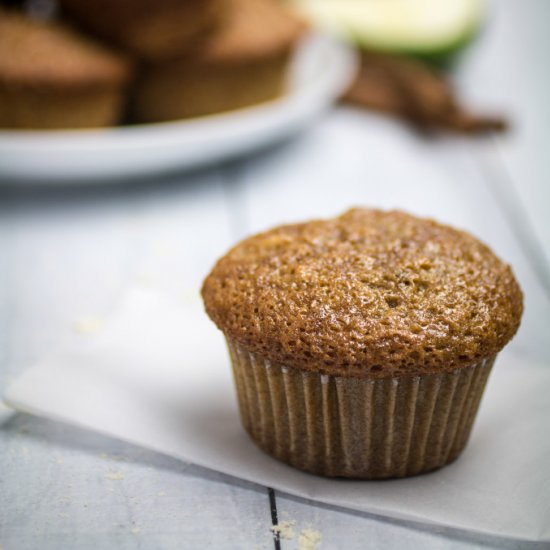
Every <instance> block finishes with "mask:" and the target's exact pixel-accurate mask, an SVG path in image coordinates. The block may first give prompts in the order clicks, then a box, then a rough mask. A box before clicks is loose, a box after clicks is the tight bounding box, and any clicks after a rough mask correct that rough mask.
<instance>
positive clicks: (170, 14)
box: [59, 0, 227, 61]
mask: <svg viewBox="0 0 550 550" xmlns="http://www.w3.org/2000/svg"><path fill="white" fill-rule="evenodd" d="M226 3H227V2H226V0H155V1H154V2H151V1H149V0H94V1H93V2H90V1H89V0H59V4H60V5H61V7H62V10H63V12H64V13H65V14H66V16H67V17H69V18H70V19H72V20H74V21H75V23H77V24H78V25H80V26H81V27H82V28H83V29H85V30H87V31H89V32H90V33H92V34H94V35H97V36H98V37H101V38H103V39H104V40H107V41H108V42H111V43H112V44H114V45H115V46H118V47H120V48H122V49H124V50H127V51H129V52H131V53H133V54H135V55H136V56H137V57H139V58H143V59H149V60H157V61H158V60H163V59H167V58H171V57H175V56H178V55H181V53H182V52H184V51H185V50H186V49H187V48H188V47H189V44H190V43H192V42H193V41H194V40H195V39H197V38H200V37H202V36H203V35H204V34H205V33H208V32H209V31H210V30H211V29H212V28H214V27H215V26H216V25H217V23H218V21H219V20H220V19H221V18H222V17H223V16H224V14H225V12H226Z"/></svg>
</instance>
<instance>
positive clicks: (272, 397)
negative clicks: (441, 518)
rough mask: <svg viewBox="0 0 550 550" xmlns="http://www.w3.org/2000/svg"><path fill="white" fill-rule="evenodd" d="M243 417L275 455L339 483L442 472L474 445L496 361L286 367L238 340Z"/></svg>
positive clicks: (234, 356)
mask: <svg viewBox="0 0 550 550" xmlns="http://www.w3.org/2000/svg"><path fill="white" fill-rule="evenodd" d="M228 347H229V352H230V355H231V363H232V366H233V374H234V377H235V383H236V387H237V397H238V402H239V409H240V414H241V419H242V422H243V425H244V427H245V429H246V431H247V432H248V433H249V434H250V436H251V437H252V439H253V440H254V441H255V442H256V443H257V444H258V446H259V447H260V448H261V449H263V450H264V451H265V452H266V453H268V454H270V455H271V456H273V457H275V458H277V459H279V460H281V461H283V462H286V463H288V464H291V465H292V466H295V467H296V468H300V469H302V470H307V471H309V472H312V473H315V474H320V475H324V476H331V477H353V478H362V479H382V478H396V477H404V476H411V475H416V474H420V473H424V472H429V471H430V470H435V469H437V468H441V467H442V466H444V465H445V464H448V463H450V462H452V461H453V460H455V459H456V458H457V457H458V455H459V454H460V453H461V452H462V450H463V449H464V447H465V446H466V443H467V441H468V438H469V435H470V432H471V429H472V425H473V423H474V419H475V416H476V413H477V410H478V407H479V403H480V401H481V397H482V394H483V390H484V388H485V384H486V382H487V379H488V377H489V374H490V372H491V368H492V366H493V363H494V359H495V356H492V357H489V358H487V359H485V360H483V361H481V362H480V363H478V364H476V365H473V366H471V367H467V368H461V369H457V370H455V371H452V372H446V373H441V374H429V375H422V376H411V377H400V378H384V379H375V378H368V377H364V378H358V377H339V376H329V375H322V374H318V373H315V372H311V371H303V370H300V369H296V368H290V367H285V366H284V365H279V364H275V363H272V362H270V361H267V360H265V359H263V358H261V357H259V356H258V355H255V354H252V353H249V352H248V351H246V350H244V349H243V348H242V347H241V346H239V345H238V344H236V343H235V342H233V341H230V340H228Z"/></svg>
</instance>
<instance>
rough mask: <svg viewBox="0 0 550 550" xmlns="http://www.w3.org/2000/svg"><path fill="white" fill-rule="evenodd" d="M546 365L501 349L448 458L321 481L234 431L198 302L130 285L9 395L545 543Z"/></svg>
mask: <svg viewBox="0 0 550 550" xmlns="http://www.w3.org/2000/svg"><path fill="white" fill-rule="evenodd" d="M549 392H550V365H535V364H530V363H528V362H526V361H525V360H522V359H520V358H516V357H513V356H509V355H506V354H505V353H504V354H503V355H502V356H501V357H500V358H499V360H498V361H497V364H496V366H495V369H494V371H493V374H492V375H491V378H490V380H489V383H488V387H487V390H486V394H485V397H484V400H483V402H482V406H481V410H480V414H479V416H478V419H477V422H476V425H475V427H474V432H473V434H472V437H471V439H470V443H469V444H468V446H467V448H466V450H465V451H464V453H463V454H462V456H461V457H460V458H459V459H458V460H457V461H456V462H455V463H453V464H451V465H449V466H447V467H446V468H443V469H442V470H439V471H437V472H434V473H430V474H427V475H423V476H418V477H413V478H408V479H402V480H391V481H349V480H335V479H325V478H321V477H316V476H313V475H309V474H307V473H304V472H301V471H299V470H296V469H294V468H291V467H289V466H286V465H285V464H282V463H280V462H278V461H276V460H274V459H272V458H271V457H269V456H267V455H265V454H264V453H263V452H262V451H260V450H259V449H258V448H257V447H256V446H255V445H254V444H253V443H252V442H251V441H250V439H249V438H248V436H247V435H246V433H245V432H244V430H243V429H242V427H241V424H240V421H239V418H238V411H237V405H236V399H235V391H234V387H233V381H232V379H231V371H230V367H229V362H228V356H227V352H226V350H225V346H224V342H223V339H222V337H221V335H220V333H218V331H217V330H216V329H215V327H214V325H213V324H212V323H211V322H210V321H209V320H208V319H207V318H206V315H205V314H204V313H203V311H202V308H201V307H200V304H198V303H197V304H194V305H190V304H183V303H182V302H179V303H178V300H176V299H172V298H170V297H168V296H165V295H161V294H159V293H157V292H155V291H152V290H147V289H133V290H132V291H130V292H129V293H128V295H127V296H126V298H125V299H124V300H123V302H122V304H121V305H120V307H119V308H118V310H117V311H116V312H115V314H114V315H113V317H112V319H111V320H110V321H109V322H108V323H107V324H106V325H105V326H104V328H103V329H102V330H101V332H100V333H99V334H97V335H94V336H93V337H86V341H85V342H84V343H83V345H82V348H81V349H78V350H75V351H68V352H65V353H61V354H58V355H56V356H53V357H50V358H48V359H45V360H43V361H41V362H39V363H38V364H37V365H35V366H33V367H31V368H30V369H29V370H28V371H27V372H25V373H24V374H23V375H22V376H21V377H20V378H19V379H17V380H16V381H15V382H13V383H12V384H11V386H10V387H9V388H8V390H7V392H6V394H5V397H4V399H5V402H6V403H7V404H8V405H9V406H11V407H14V408H16V409H19V410H21V411H26V412H30V413H33V414H37V415H41V416H45V417H48V418H51V419H56V420H61V421H65V422H69V423H72V424H76V425H78V426H81V427H85V428H89V429H91V430H95V431H98V432H101V433H104V434H108V435H110V436H114V437H117V438H119V439H123V440H126V441H129V442H132V443H135V444H138V445H141V446H143V447H147V448H149V449H153V450H156V451H159V452H162V453H165V454H167V455H170V456H173V457H176V458H179V459H182V460H185V461H189V462H193V463H195V464H199V465H202V466H205V467H208V468H211V469H214V470H218V471H220V472H223V473H226V474H230V475H232V476H236V477H239V478H242V479H246V480H249V481H252V482H257V483H260V484H262V485H266V486H270V487H273V488H276V489H279V490H282V491H285V492H288V493H291V494H294V495H299V496H302V497H306V498H311V499H315V500H318V501H321V502H325V503H329V504H334V505H339V506H343V507H347V508H350V509H354V510H360V511H365V512H371V513H375V514H380V515H384V516H389V517H393V518H399V519H405V520H412V521H416V522H422V523H428V524H432V525H445V526H450V527H454V528H458V529H462V530H467V531H472V532H479V533H484V534H490V535H496V536H499V537H508V538H515V539H522V540H531V541H550V399H549V398H548V395H549Z"/></svg>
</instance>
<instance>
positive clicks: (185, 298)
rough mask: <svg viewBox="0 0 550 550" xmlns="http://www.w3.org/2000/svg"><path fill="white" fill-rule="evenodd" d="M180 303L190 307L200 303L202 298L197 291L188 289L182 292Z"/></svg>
mask: <svg viewBox="0 0 550 550" xmlns="http://www.w3.org/2000/svg"><path fill="white" fill-rule="evenodd" d="M179 296H180V301H181V302H182V303H184V304H185V305H188V306H194V305H196V304H199V303H200V297H199V295H198V293H197V291H196V290H191V289H186V290H182V291H181V292H180V295H179Z"/></svg>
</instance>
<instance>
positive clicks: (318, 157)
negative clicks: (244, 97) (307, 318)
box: [0, 0, 550, 550]
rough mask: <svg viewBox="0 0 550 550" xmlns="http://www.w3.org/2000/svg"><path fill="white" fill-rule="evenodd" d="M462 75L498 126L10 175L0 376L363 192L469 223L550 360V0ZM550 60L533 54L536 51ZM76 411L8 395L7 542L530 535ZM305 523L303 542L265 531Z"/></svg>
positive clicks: (239, 543)
mask: <svg viewBox="0 0 550 550" xmlns="http://www.w3.org/2000/svg"><path fill="white" fill-rule="evenodd" d="M495 10H496V13H495V17H494V18H493V20H492V22H491V24H490V25H489V27H488V29H487V32H486V34H485V35H484V37H483V38H482V39H481V40H480V41H479V43H478V45H477V46H476V47H475V48H474V49H473V50H472V51H471V53H470V54H469V56H468V58H467V60H465V62H464V64H463V65H462V67H461V69H460V71H459V73H458V75H457V79H458V83H459V85H460V86H461V88H462V89H463V91H464V94H466V95H468V96H470V97H472V98H473V99H475V100H476V101H478V102H480V103H484V104H487V105H497V106H500V107H502V108H503V110H506V111H508V112H509V113H510V114H511V115H512V117H513V121H514V127H515V131H514V132H513V133H512V134H510V135H509V136H506V137H502V138H500V137H499V138H488V139H485V140H472V139H460V138H445V139H440V140H437V141H431V140H427V139H423V138H420V137H419V136H417V135H415V134H414V133H412V132H411V131H409V130H408V129H407V128H405V127H404V126H402V125H400V124H399V123H397V122H395V121H392V120H388V119H385V118H383V117H379V116H377V115H373V114H367V113H362V112H359V111H355V110H352V109H347V108H342V107H339V108H336V109H334V110H333V111H332V112H331V113H329V114H328V115H327V116H326V117H324V118H323V119H322V120H321V121H319V122H318V123H317V125H316V126H314V127H313V128H311V129H310V131H308V132H307V133H305V134H302V135H300V136H298V137H296V138H295V139H293V140H292V141H290V142H288V143H286V144H284V145H282V146H279V147H278V148H276V149H274V150H272V151H269V152H267V153H265V154H262V155H261V156H257V157H255V158H253V159H248V160H245V161H239V162H235V163H233V164H231V165H225V166H223V167H212V168H211V169H209V170H205V171H201V172H198V173H194V174H187V175H182V176H178V177H170V178H162V177H159V178H158V179H157V180H155V181H150V182H146V183H139V184H133V185H120V186H117V187H109V188H107V187H103V186H99V187H97V188H94V187H90V188H84V189H82V188H78V189H67V188H65V189H53V188H49V189H41V188H35V189H28V188H25V189H23V188H16V187H12V188H8V187H5V188H3V189H1V190H0V290H1V293H0V390H1V388H3V387H5V385H6V384H7V383H9V381H10V380H11V379H13V378H14V377H15V376H17V375H18V374H19V373H20V372H22V371H23V370H24V369H25V367H27V366H29V365H30V364H31V363H33V362H34V361H35V360H37V359H38V358H40V357H42V356H43V355H44V354H45V353H47V352H49V351H50V350H51V349H52V348H56V347H58V346H60V345H63V344H67V343H69V344H71V343H76V342H78V341H79V340H81V339H84V338H86V334H83V332H86V329H88V328H90V327H93V325H94V320H95V319H97V318H101V317H102V316H103V315H105V314H106V313H107V312H108V311H109V309H110V308H111V307H112V305H113V304H114V303H115V302H116V300H117V298H118V297H119V296H120V295H121V293H122V292H123V290H124V289H125V288H126V287H127V286H129V285H130V284H131V283H132V282H135V281H138V280H139V281H141V282H145V283H146V284H150V285H152V286H154V287H158V288H161V289H164V290H166V291H168V292H172V293H174V294H175V295H179V296H181V295H186V294H189V293H193V292H197V289H198V288H199V286H200V283H201V280H202V278H203V276H204V275H205V273H206V272H207V271H208V270H209V268H210V267H211V265H212V263H213V262H214V260H215V259H216V258H217V257H218V256H219V255H221V254H222V253H223V252H224V251H225V250H226V249H227V247H228V246H229V245H230V244H231V243H233V242H235V241H236V240H237V239H239V238H241V237H242V236H244V235H246V234H248V233H251V232H255V231H258V230H260V229H264V228H267V227H269V226H272V225H274V224H279V223H281V222H287V221H294V220H300V219H308V218H311V217H322V216H328V215H333V214H337V213H339V212H341V211H343V210H345V209H346V208H348V207H350V206H352V205H371V206H378V207H383V208H390V207H398V208H403V209H406V210H408V211H411V212H413V213H416V214H421V215H428V216H433V217H436V218H437V219H439V220H441V221H444V222H447V223H451V224H454V225H457V226H460V227H463V228H466V229H468V230H471V231H472V232H474V233H475V234H476V235H478V236H479V237H481V238H482V239H484V240H485V241H486V242H487V243H489V244H490V245H491V246H492V247H493V248H494V250H495V251H496V252H497V253H498V254H500V255H501V256H502V257H503V258H505V259H506V260H507V261H509V262H510V263H512V265H513V267H514V270H515V272H516V274H517V276H518V278H519V280H520V282H521V284H522V287H523V289H524V290H525V294H526V311H525V316H524V320H523V323H522V327H521V330H520V332H519V334H518V335H517V337H516V338H515V340H514V341H513V342H512V344H511V345H510V346H509V348H507V349H508V350H509V351H513V352H515V353H519V354H523V355H525V356H528V357H531V358H534V359H537V360H539V361H545V362H547V363H549V368H550V348H549V347H548V345H547V339H548V334H549V332H548V329H549V326H550V275H549V272H548V267H547V266H548V261H549V259H550V254H549V251H550V224H549V223H548V219H547V210H548V207H549V206H550V195H549V176H550V161H549V158H548V154H549V153H550V151H549V148H548V137H547V136H546V135H544V132H546V130H547V128H548V123H549V122H550V103H549V102H548V100H547V97H548V94H549V92H550V71H549V70H548V68H547V67H544V66H543V62H544V61H546V63H547V59H545V58H546V56H547V53H548V52H549V51H550V38H549V36H550V35H549V33H548V32H547V25H548V22H549V21H550V4H549V3H548V2H546V1H545V0H531V1H530V2H512V1H510V2H502V3H499V4H497V5H495ZM537 60H538V63H537ZM271 497H272V498H271V500H270V494H269V491H268V489H267V488H266V487H261V486H256V485H252V484H250V483H245V482H242V481H239V480H236V479H232V478H229V477H227V476H223V475H221V474H217V473H215V472H211V471H207V470H204V469H201V468H199V467H196V466H193V465H189V464H183V463H181V462H178V461H176V460H173V459H170V458H166V457H164V456H160V455H158V454H155V453H153V452H149V451H145V450H143V449H140V448H137V447H132V446H130V445H127V444H125V443H121V442H119V441H116V440H112V439H108V438H105V437H102V436H99V435H95V434H92V433H88V432H84V431H80V430H78V429H76V428H71V427H68V426H65V425H61V424H56V423H53V422H50V421H46V420H42V419H38V418H33V417H30V416H26V415H22V414H15V415H13V414H11V413H10V412H9V411H7V410H2V409H0V548H1V549H2V550H20V549H34V548H40V549H42V550H49V549H52V550H54V549H61V548H75V549H97V548H101V549H102V548H143V549H154V548H162V549H165V548H166V549H172V548H173V549H176V548H178V549H180V548H264V549H270V548H273V547H274V546H275V548H277V546H276V545H277V544H280V547H281V548H284V549H291V548H297V547H298V546H299V540H298V534H299V532H300V531H301V530H302V529H304V528H308V527H311V528H312V529H314V530H317V531H319V532H321V534H322V542H321V545H320V548H323V549H328V548H346V549H348V548H349V549H355V548H357V549H359V548H389V549H392V548H395V549H398V548H399V549H401V548H413V549H414V548H422V549H424V548H427V549H438V548H445V549H447V548H451V549H457V550H458V549H462V548H526V547H536V546H537V545H527V544H526V543H519V542H512V541H504V540H499V539H489V538H483V537H479V536H474V535H469V534H465V533H459V532H454V531H452V530H447V529H439V528H438V529H434V528H428V527H422V526H413V525H407V524H404V523H401V522H397V521H392V520H387V519H384V518H377V517H373V516H370V515H367V514H359V513H353V512H349V511H346V510H342V509H335V508H333V507H330V506H326V505H320V504H317V503H315V502H310V501H306V500H303V499H299V498H294V497H290V496H287V495H284V494H280V493H278V492H275V493H274V494H272V495H271ZM274 502H275V504H276V512H277V514H278V517H279V520H292V521H296V524H295V525H294V527H293V530H294V532H295V534H296V536H295V538H294V539H292V540H285V539H282V540H280V541H279V542H278V543H277V542H274V540H273V537H272V533H271V531H270V526H271V524H272V516H273V513H274V511H273V510H272V509H271V508H272V504H273V503H274Z"/></svg>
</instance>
